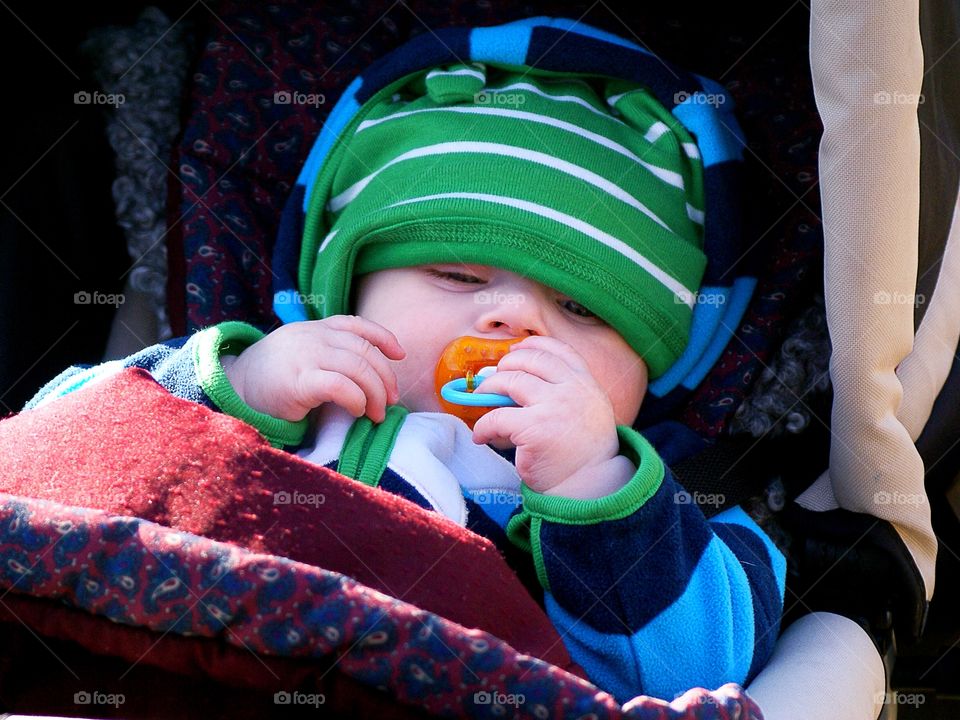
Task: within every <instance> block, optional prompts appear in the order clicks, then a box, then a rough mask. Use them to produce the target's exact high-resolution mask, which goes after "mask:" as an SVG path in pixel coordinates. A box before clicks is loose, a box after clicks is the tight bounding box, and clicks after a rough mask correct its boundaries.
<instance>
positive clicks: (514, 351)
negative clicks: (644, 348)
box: [473, 336, 632, 497]
mask: <svg viewBox="0 0 960 720" xmlns="http://www.w3.org/2000/svg"><path fill="white" fill-rule="evenodd" d="M475 392H480V393H500V394H503V395H509V396H510V397H511V398H513V400H514V401H516V402H517V403H518V404H519V405H520V406H521V407H506V408H498V409H496V410H491V411H490V412H488V413H487V414H486V415H484V416H483V417H481V418H480V419H479V420H477V422H476V424H475V425H474V429H473V441H474V442H475V443H478V444H485V443H489V442H493V441H502V440H509V441H510V442H511V443H512V444H513V445H515V446H516V448H517V454H516V467H517V473H519V475H520V479H521V480H523V482H524V483H525V484H526V485H527V486H528V487H530V488H531V489H532V490H535V491H537V492H540V493H548V494H558V495H565V496H570V497H599V496H601V495H605V494H608V493H610V492H614V491H616V490H618V489H619V488H620V487H622V486H623V485H624V484H626V482H627V481H628V480H629V479H630V477H631V476H632V472H631V470H632V464H631V463H630V461H629V460H628V459H627V458H624V457H621V456H619V455H618V453H619V448H620V442H619V439H618V437H617V423H616V419H615V416H614V411H613V406H612V404H611V403H610V399H609V398H608V397H607V395H606V393H605V392H604V391H603V389H602V388H601V387H600V386H599V385H598V384H597V382H596V380H595V379H594V377H593V375H592V374H591V373H590V370H589V368H588V367H587V364H586V362H585V361H584V359H583V358H582V357H581V356H580V354H579V353H577V352H576V351H575V350H574V349H573V348H572V347H570V346H569V345H568V344H567V343H565V342H562V341H561V340H558V339H556V338H551V337H544V336H534V337H528V338H524V340H523V341H522V342H519V343H517V344H516V345H514V346H512V347H511V348H510V352H509V353H507V354H506V355H505V356H504V357H503V358H502V359H501V360H500V362H499V363H498V364H497V372H496V374H495V375H491V376H490V377H488V378H487V379H485V380H484V381H483V382H482V383H480V385H479V386H477V388H476V390H475ZM568 480H569V482H567V481H568Z"/></svg>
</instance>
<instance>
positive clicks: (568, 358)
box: [507, 335, 589, 372]
mask: <svg viewBox="0 0 960 720" xmlns="http://www.w3.org/2000/svg"><path fill="white" fill-rule="evenodd" d="M521 350H542V351H544V352H548V353H552V354H553V355H556V356H557V357H559V358H560V359H561V360H563V362H565V363H566V364H567V365H569V366H570V367H571V368H572V369H573V370H576V371H578V372H581V371H587V372H589V367H588V366H587V361H586V360H584V359H583V356H582V355H581V354H580V353H578V352H577V351H576V350H574V349H573V347H572V346H571V345H570V344H568V343H565V342H563V340H559V339H557V338H555V337H550V336H549V335H531V336H530V337H525V338H524V339H523V340H521V341H520V342H518V343H517V344H516V345H512V346H511V347H510V352H509V353H508V354H507V357H509V356H510V355H512V354H513V353H515V352H520V351H521Z"/></svg>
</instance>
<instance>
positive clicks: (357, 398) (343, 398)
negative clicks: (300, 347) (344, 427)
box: [301, 368, 372, 419]
mask: <svg viewBox="0 0 960 720" xmlns="http://www.w3.org/2000/svg"><path fill="white" fill-rule="evenodd" d="M302 384H303V387H302V388H301V393H302V398H303V401H304V402H305V403H306V404H307V405H308V406H309V407H311V408H315V407H317V406H318V405H322V404H323V403H325V402H332V403H334V404H335V405H339V406H340V407H342V408H343V409H345V410H346V411H347V412H349V413H350V414H351V415H353V416H354V417H360V416H361V415H363V414H364V412H366V409H367V396H366V395H365V394H364V392H363V390H362V389H361V388H360V386H359V385H357V384H356V383H355V382H354V381H353V380H351V379H350V378H348V377H346V376H345V375H342V374H341V373H339V372H335V371H332V370H323V369H320V368H317V369H315V370H311V371H309V372H307V373H304V375H303V380H302ZM371 419H372V418H371Z"/></svg>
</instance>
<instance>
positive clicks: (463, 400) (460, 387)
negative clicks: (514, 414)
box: [440, 378, 518, 407]
mask: <svg viewBox="0 0 960 720" xmlns="http://www.w3.org/2000/svg"><path fill="white" fill-rule="evenodd" d="M466 390H467V379H466V378H454V379H453V380H451V381H450V382H448V383H445V384H444V385H443V387H442V388H440V396H441V397H442V398H443V399H444V400H446V401H447V402H448V403H453V404H454V405H467V406H469V407H518V406H517V403H516V402H515V401H514V400H513V398H511V397H510V396H509V395H500V394H499V393H477V392H467V391H466Z"/></svg>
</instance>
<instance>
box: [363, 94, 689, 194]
mask: <svg viewBox="0 0 960 720" xmlns="http://www.w3.org/2000/svg"><path fill="white" fill-rule="evenodd" d="M425 112H457V113H467V114H470V115H499V116H500V117H510V118H514V119H516V120H528V121H530V122H538V123H542V124H544V125H550V126H552V127H555V128H558V129H560V130H564V131H566V132H570V133H573V134H575V135H579V136H580V137H582V138H584V139H586V140H589V141H591V142H594V143H597V144H598V145H602V146H603V147H605V148H607V149H609V150H613V151H614V152H616V153H619V154H621V155H623V156H624V157H628V158H630V159H631V160H633V161H634V162H636V163H638V164H639V165H641V166H643V167H644V168H646V169H647V170H649V171H650V172H652V173H653V174H654V175H656V176H657V177H658V178H660V179H661V180H663V181H664V182H666V183H668V184H669V185H673V186H674V187H677V188H680V189H681V190H683V189H684V185H683V176H682V175H681V174H680V173H678V172H675V171H673V170H667V169H665V168H661V167H657V166H656V165H651V164H650V163H648V162H646V161H645V160H643V159H641V158H640V157H638V156H637V155H636V154H634V153H633V152H632V151H631V150H629V149H628V148H626V147H624V146H623V145H621V144H620V143H618V142H614V141H613V140H611V139H610V138H607V137H604V136H603V135H599V134H597V133H595V132H590V131H589V130H585V129H584V128H582V127H580V126H578V125H574V124H573V123H568V122H566V121H564V120H558V119H557V118H552V117H549V116H547V115H538V114H537V113H531V112H524V111H523V110H507V109H505V108H486V107H463V106H459V105H450V106H444V107H435V108H422V109H420V110H401V111H400V112H396V113H393V114H392V115H386V116H384V117H382V118H376V119H374V120H364V121H363V122H362V123H360V124H359V125H358V126H357V129H356V132H355V133H354V134H358V133H361V132H363V131H364V130H366V129H367V128H371V127H373V126H374V125H379V124H380V123H382V122H386V121H388V120H396V119H399V118H402V117H408V116H410V115H417V114H418V113H425Z"/></svg>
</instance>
